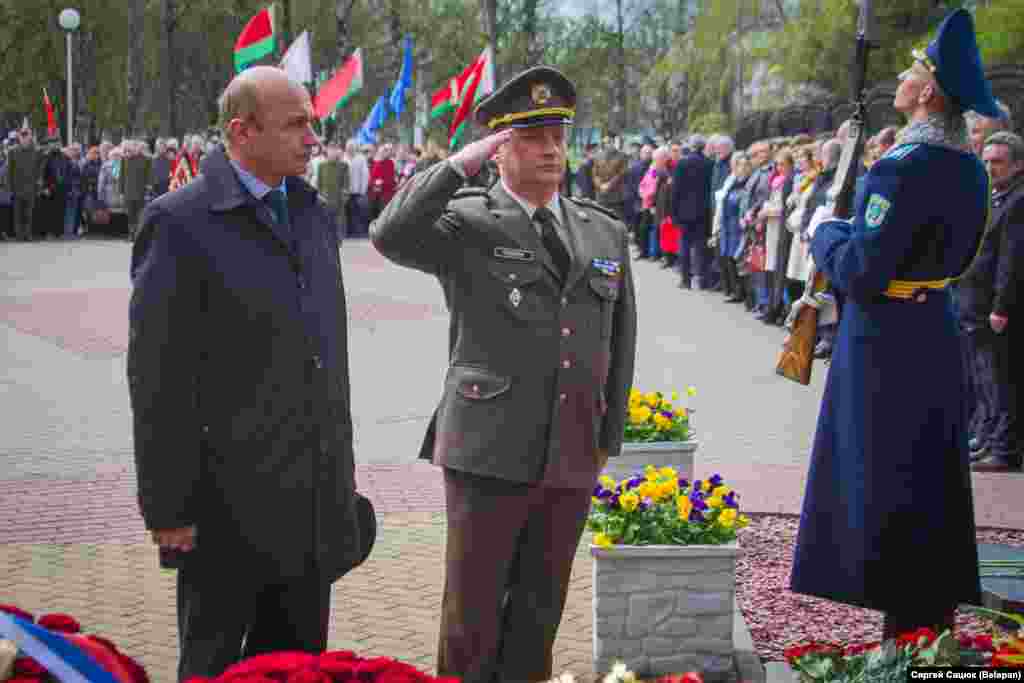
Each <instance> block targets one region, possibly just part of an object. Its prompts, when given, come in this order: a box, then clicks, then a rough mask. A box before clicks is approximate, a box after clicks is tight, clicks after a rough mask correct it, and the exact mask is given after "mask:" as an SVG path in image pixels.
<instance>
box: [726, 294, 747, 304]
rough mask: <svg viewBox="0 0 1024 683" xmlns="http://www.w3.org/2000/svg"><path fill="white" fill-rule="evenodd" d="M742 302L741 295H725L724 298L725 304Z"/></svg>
mask: <svg viewBox="0 0 1024 683" xmlns="http://www.w3.org/2000/svg"><path fill="white" fill-rule="evenodd" d="M742 302H743V297H741V296H736V295H735V294H734V295H732V296H730V297H727V298H726V300H725V303H727V304H738V303H742Z"/></svg>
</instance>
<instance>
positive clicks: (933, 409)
mask: <svg viewBox="0 0 1024 683" xmlns="http://www.w3.org/2000/svg"><path fill="white" fill-rule="evenodd" d="M987 208H988V176H987V174H986V172H985V168H984V167H983V166H982V164H981V162H980V161H978V160H977V159H976V158H975V157H973V156H972V155H970V154H968V153H966V152H961V151H958V150H955V149H952V148H950V147H945V146H938V145H931V144H904V145H900V146H897V147H894V148H893V149H892V150H890V152H889V153H888V154H887V155H886V156H885V157H883V158H882V159H880V160H879V161H878V162H877V163H876V164H875V165H874V166H873V167H872V168H871V170H870V171H869V172H868V174H867V176H866V178H865V181H864V191H863V193H862V194H861V196H860V197H859V199H858V201H857V204H856V211H855V213H854V219H853V221H852V222H847V221H839V220H833V221H828V222H825V223H823V224H822V225H821V226H819V227H818V229H817V232H816V233H815V235H814V238H813V240H812V242H811V251H812V253H813V255H814V261H815V263H816V264H817V265H818V267H819V268H820V269H821V271H822V272H823V273H825V274H826V275H827V276H828V278H829V279H830V280H831V282H832V284H833V285H834V286H835V288H836V289H837V290H838V291H839V293H840V294H842V295H843V296H844V297H845V306H844V308H843V316H842V321H841V323H840V327H839V335H838V340H837V342H836V346H835V350H834V352H833V356H832V363H831V367H830V368H829V375H828V380H827V384H826V388H825V396H824V399H823V401H822V408H821V414H820V416H819V420H818V429H817V433H816V435H815V439H814V451H813V455H812V459H811V466H810V473H809V475H808V482H807V490H806V495H805V498H804V507H803V514H802V517H801V521H800V532H799V534H798V538H797V547H796V555H795V561H794V567H793V576H792V589H793V590H794V591H796V592H798V593H805V594H809V595H815V596H819V597H824V598H829V599H831V600H836V601H839V602H843V603H847V604H852V605H859V606H862V607H867V608H871V609H877V610H886V611H888V610H893V609H908V608H909V609H914V608H915V607H916V606H917V605H921V606H922V608H923V609H927V608H928V607H929V606H931V607H932V608H934V605H936V604H944V605H955V604H957V603H971V604H979V599H980V585H979V578H978V557H977V548H976V545H975V527H974V510H973V503H972V499H971V486H970V476H969V469H968V449H967V429H966V428H967V416H966V409H965V405H964V402H963V396H964V387H963V373H962V371H961V363H962V356H961V353H960V341H959V338H958V331H957V327H956V323H955V321H954V318H953V315H952V310H951V305H950V300H949V290H948V287H947V286H945V285H946V284H948V282H947V280H948V279H949V278H955V277H957V276H959V275H960V274H961V273H963V272H964V270H965V269H966V268H967V267H968V265H969V264H970V262H971V260H972V258H973V257H974V255H975V253H976V251H977V249H978V245H979V242H980V240H981V237H982V234H983V231H984V228H985V220H986V212H987ZM922 561H924V562H929V563H934V565H929V566H935V567H940V568H941V572H942V581H940V582H939V583H937V584H936V587H935V588H930V589H927V590H925V589H924V588H923V586H922V584H921V577H920V573H919V572H916V571H912V570H911V568H912V567H914V566H915V565H917V566H920V563H921V562H922Z"/></svg>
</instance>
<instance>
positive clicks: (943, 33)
mask: <svg viewBox="0 0 1024 683" xmlns="http://www.w3.org/2000/svg"><path fill="white" fill-rule="evenodd" d="M913 55H914V59H916V60H917V61H918V62H920V63H921V64H923V65H924V67H925V68H926V69H928V70H929V71H931V72H932V75H934V76H935V80H937V81H938V82H939V86H940V87H941V88H942V91H943V92H944V93H946V95H948V96H949V97H950V98H952V99H953V101H954V102H956V104H958V105H959V106H960V107H961V108H962V109H964V110H968V109H970V110H973V111H976V112H978V113H979V114H981V115H982V116H988V117H989V118H995V119H1000V118H1004V116H1005V115H1004V114H1003V112H1002V111H1001V110H1000V109H999V107H998V106H997V105H996V101H995V98H994V97H993V96H992V88H991V86H989V83H988V80H987V79H986V78H985V71H984V69H983V68H982V65H981V53H980V52H979V51H978V43H977V40H976V38H975V36H974V20H973V19H972V18H971V14H970V12H968V11H967V10H965V9H958V10H956V11H954V12H953V13H951V14H949V15H948V16H947V17H946V18H945V19H944V20H943V21H942V25H941V26H939V30H938V33H937V34H936V35H935V40H933V41H932V42H931V43H929V45H928V47H927V48H926V49H925V50H923V51H922V50H914V53H913Z"/></svg>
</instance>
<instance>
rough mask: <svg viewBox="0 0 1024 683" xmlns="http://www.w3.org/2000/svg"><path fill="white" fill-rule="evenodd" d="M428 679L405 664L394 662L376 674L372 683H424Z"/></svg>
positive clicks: (414, 668) (428, 678) (417, 670)
mask: <svg viewBox="0 0 1024 683" xmlns="http://www.w3.org/2000/svg"><path fill="white" fill-rule="evenodd" d="M429 680H430V677H429V676H427V675H426V674H425V673H423V672H422V671H420V670H419V669H417V668H416V667H414V666H412V665H411V664H406V663H405V662H394V663H392V665H391V666H389V667H388V668H387V669H385V670H384V671H382V672H380V674H378V676H377V678H376V679H375V681H374V683H426V681H429Z"/></svg>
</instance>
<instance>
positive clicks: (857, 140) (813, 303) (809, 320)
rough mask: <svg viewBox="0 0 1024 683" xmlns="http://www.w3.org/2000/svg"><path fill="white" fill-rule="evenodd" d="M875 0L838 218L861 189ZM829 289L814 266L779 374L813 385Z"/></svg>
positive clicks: (863, 5)
mask: <svg viewBox="0 0 1024 683" xmlns="http://www.w3.org/2000/svg"><path fill="white" fill-rule="evenodd" d="M873 35H874V31H873V28H872V13H871V0H860V16H859V18H858V22H857V53H856V58H855V60H854V72H853V83H854V87H853V96H854V98H855V102H854V104H855V109H854V113H853V116H852V117H851V119H850V121H849V133H848V135H847V138H846V141H845V143H844V144H843V152H842V155H841V156H840V158H839V166H838V167H837V169H836V176H835V180H834V181H833V183H832V187H831V188H829V191H828V202H829V205H831V206H832V216H833V217H834V218H840V219H844V220H846V219H849V218H851V217H852V216H853V201H854V197H855V194H856V190H857V170H858V168H859V165H860V163H861V158H862V157H863V156H864V140H865V137H866V134H867V97H866V92H865V86H866V84H867V77H868V51H869V50H870V49H871V48H872V47H875V44H874V43H873V42H872V37H873ZM827 287H828V281H827V280H826V278H825V276H824V275H823V274H822V273H820V272H818V269H817V267H816V266H814V265H813V264H812V266H811V273H810V275H809V276H808V278H807V284H806V286H805V288H804V294H803V296H802V297H800V300H799V301H797V302H796V303H794V304H793V311H792V312H791V313H790V315H789V318H788V319H787V321H786V324H787V327H789V329H790V333H789V334H788V335H787V336H786V339H785V341H784V342H783V344H782V353H781V354H780V355H779V359H778V362H777V363H776V365H775V372H776V373H777V374H779V375H782V376H783V377H785V378H787V379H791V380H793V381H794V382H799V383H800V384H804V385H807V384H810V383H811V368H812V367H813V365H814V343H815V340H816V339H817V333H818V307H819V306H820V304H819V303H818V300H817V295H818V294H819V293H821V292H822V291H824V290H825V289H826V288H827Z"/></svg>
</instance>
